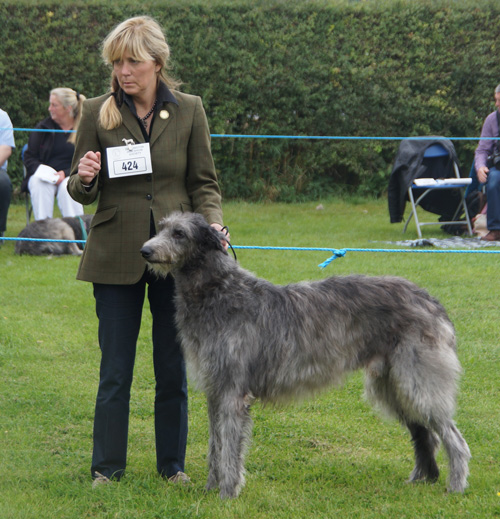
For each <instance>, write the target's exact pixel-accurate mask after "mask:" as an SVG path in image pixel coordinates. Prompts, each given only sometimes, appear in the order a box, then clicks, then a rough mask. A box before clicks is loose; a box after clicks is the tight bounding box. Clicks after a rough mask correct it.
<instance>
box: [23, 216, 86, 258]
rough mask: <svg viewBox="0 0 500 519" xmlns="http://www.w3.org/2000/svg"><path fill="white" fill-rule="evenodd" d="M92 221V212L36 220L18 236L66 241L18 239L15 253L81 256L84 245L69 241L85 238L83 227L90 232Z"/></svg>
mask: <svg viewBox="0 0 500 519" xmlns="http://www.w3.org/2000/svg"><path fill="white" fill-rule="evenodd" d="M91 222H92V215H91V214H82V215H81V216H67V217H65V218H45V219H44V220H35V221H34V222H31V223H29V224H28V225H27V226H26V227H25V228H24V229H23V230H22V231H21V232H20V233H19V234H18V238H43V239H47V240H64V241H29V240H28V241H24V240H23V241H17V242H16V246H15V253H16V254H31V255H32V256H45V255H54V256H61V255H63V254H73V255H75V256H80V255H81V254H82V249H83V247H79V246H78V244H76V243H69V242H72V241H74V240H83V239H84V235H83V229H84V228H85V232H88V231H89V228H90V224H91Z"/></svg>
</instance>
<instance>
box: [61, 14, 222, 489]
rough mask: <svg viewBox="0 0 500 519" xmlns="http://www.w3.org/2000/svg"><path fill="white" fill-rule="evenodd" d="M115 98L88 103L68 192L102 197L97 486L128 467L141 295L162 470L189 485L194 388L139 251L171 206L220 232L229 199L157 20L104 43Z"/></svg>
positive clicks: (157, 284) (160, 291) (95, 273)
mask: <svg viewBox="0 0 500 519" xmlns="http://www.w3.org/2000/svg"><path fill="white" fill-rule="evenodd" d="M102 53H103V58H104V61H105V62H106V63H107V64H109V66H110V68H111V91H110V92H109V93H107V94H106V95H103V96H101V97H98V98H95V99H90V100H88V101H86V102H85V103H84V105H83V113H82V119H81V121H80V125H79V129H78V133H77V137H76V147H75V155H74V159H73V165H72V169H71V177H70V180H69V184H68V189H69V192H70V193H71V195H72V196H73V197H74V199H75V200H77V201H78V202H80V203H82V204H90V203H93V202H94V201H95V200H96V199H97V198H98V197H99V203H98V206H97V211H96V214H95V216H94V219H93V222H92V226H91V229H90V232H89V236H88V241H87V244H86V246H85V250H84V253H83V256H82V259H81V262H80V267H79V270H78V274H77V278H78V279H80V280H83V281H89V282H92V283H93V286H94V297H95V300H96V313H97V317H98V319H99V345H100V348H101V353H102V356H101V368H100V381H99V388H98V392H97V399H96V408H95V418H94V447H93V455H92V466H91V475H92V478H93V479H94V482H93V486H96V485H99V484H103V483H108V482H109V481H110V480H112V479H115V480H119V479H120V478H121V477H122V475H123V473H124V471H125V466H126V457H127V442H128V421H129V401H130V388H131V384H132V377H133V369H134V359H135V352H136V342H137V337H138V334H139V329H140V326H141V317H142V309H143V304H144V298H145V293H146V287H147V293H148V299H149V307H150V310H151V313H152V317H153V329H152V343H153V363H154V373H155V379H156V386H155V387H156V394H155V402H154V410H155V437H156V465H157V470H158V472H159V474H160V475H161V476H163V477H165V478H167V479H169V480H170V481H173V482H188V481H189V478H188V476H186V474H185V472H184V462H185V451H186V439H187V383H186V373H185V367H184V360H183V357H182V353H181V349H180V345H179V343H178V341H177V332H176V328H175V322H174V302H173V294H174V285H173V279H172V278H171V277H167V278H166V279H158V278H156V276H155V275H154V274H153V273H152V272H151V271H148V270H147V269H146V264H145V262H144V259H143V258H142V256H141V254H140V249H141V247H142V245H143V244H144V242H145V241H147V240H148V239H149V238H150V237H151V236H152V235H154V234H155V233H156V226H157V223H158V222H159V221H160V220H161V218H163V217H164V216H166V215H167V214H169V213H171V212H172V211H179V210H181V211H194V212H198V213H201V214H202V215H203V216H204V217H205V218H206V219H207V221H208V222H209V223H210V224H212V225H213V226H214V227H215V228H217V229H218V230H220V229H222V225H223V224H222V209H221V196H220V190H219V186H218V183H217V177H216V173H215V167H214V163H213V159H212V154H211V149H210V132H209V128H208V123H207V119H206V116H205V111H204V109H203V105H202V102H201V99H200V98H199V97H196V96H193V95H188V94H184V93H181V92H179V91H177V90H175V88H176V87H177V85H178V83H177V82H176V81H174V80H172V78H170V77H169V75H168V73H167V70H168V64H169V56H170V50H169V46H168V44H167V42H166V40H165V36H164V34H163V32H162V29H161V28H160V26H159V25H158V24H157V23H156V22H155V21H154V20H153V19H151V18H149V17H136V18H131V19H129V20H126V21H124V22H123V23H121V24H120V25H118V26H117V27H116V28H115V29H114V30H113V31H112V32H111V33H110V34H109V35H108V37H107V38H106V39H105V41H104V43H103V52H102Z"/></svg>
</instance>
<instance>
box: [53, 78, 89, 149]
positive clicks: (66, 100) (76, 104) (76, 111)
mask: <svg viewBox="0 0 500 519" xmlns="http://www.w3.org/2000/svg"><path fill="white" fill-rule="evenodd" d="M50 95H51V96H52V95H53V96H56V97H57V99H59V102H60V103H61V104H62V105H63V106H64V108H70V109H71V111H70V115H71V117H73V119H74V120H75V122H74V124H73V130H75V132H73V133H72V134H71V135H70V137H69V139H68V142H71V143H72V144H74V143H75V140H76V130H77V128H78V124H79V123H80V119H81V117H82V105H83V102H84V101H85V99H86V97H85V96H84V95H83V94H80V93H78V92H76V91H75V90H73V89H72V88H63V87H59V88H53V89H52V90H51V91H50Z"/></svg>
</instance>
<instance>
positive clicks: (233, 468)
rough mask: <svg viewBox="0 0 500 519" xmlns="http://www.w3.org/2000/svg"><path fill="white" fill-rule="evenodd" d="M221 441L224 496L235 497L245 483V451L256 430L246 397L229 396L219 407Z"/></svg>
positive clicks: (221, 495) (221, 491)
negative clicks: (253, 427)
mask: <svg viewBox="0 0 500 519" xmlns="http://www.w3.org/2000/svg"><path fill="white" fill-rule="evenodd" d="M218 427H219V431H218V432H217V434H218V435H219V437H220V441H221V452H220V465H219V467H220V468H219V488H220V497H221V498H222V499H225V498H234V497H237V496H238V494H239V493H240V491H241V489H242V487H243V485H244V484H245V467H244V458H245V449H246V446H247V444H248V442H249V439H250V435H251V431H252V419H251V417H250V412H249V406H248V405H247V403H246V401H245V396H244V395H226V396H225V397H224V399H223V400H222V402H221V404H220V406H219V421H218Z"/></svg>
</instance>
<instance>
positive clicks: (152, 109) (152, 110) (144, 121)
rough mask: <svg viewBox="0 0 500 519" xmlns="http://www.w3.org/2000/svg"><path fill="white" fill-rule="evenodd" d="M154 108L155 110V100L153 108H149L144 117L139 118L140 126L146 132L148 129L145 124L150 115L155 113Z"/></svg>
mask: <svg viewBox="0 0 500 519" xmlns="http://www.w3.org/2000/svg"><path fill="white" fill-rule="evenodd" d="M155 108H156V100H155V102H154V103H153V106H152V107H151V110H149V112H148V113H147V114H146V115H145V116H144V117H139V120H140V121H141V123H142V125H143V126H144V129H145V130H147V129H148V123H147V120H148V119H149V118H150V117H151V115H152V114H153V112H154V111H155Z"/></svg>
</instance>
